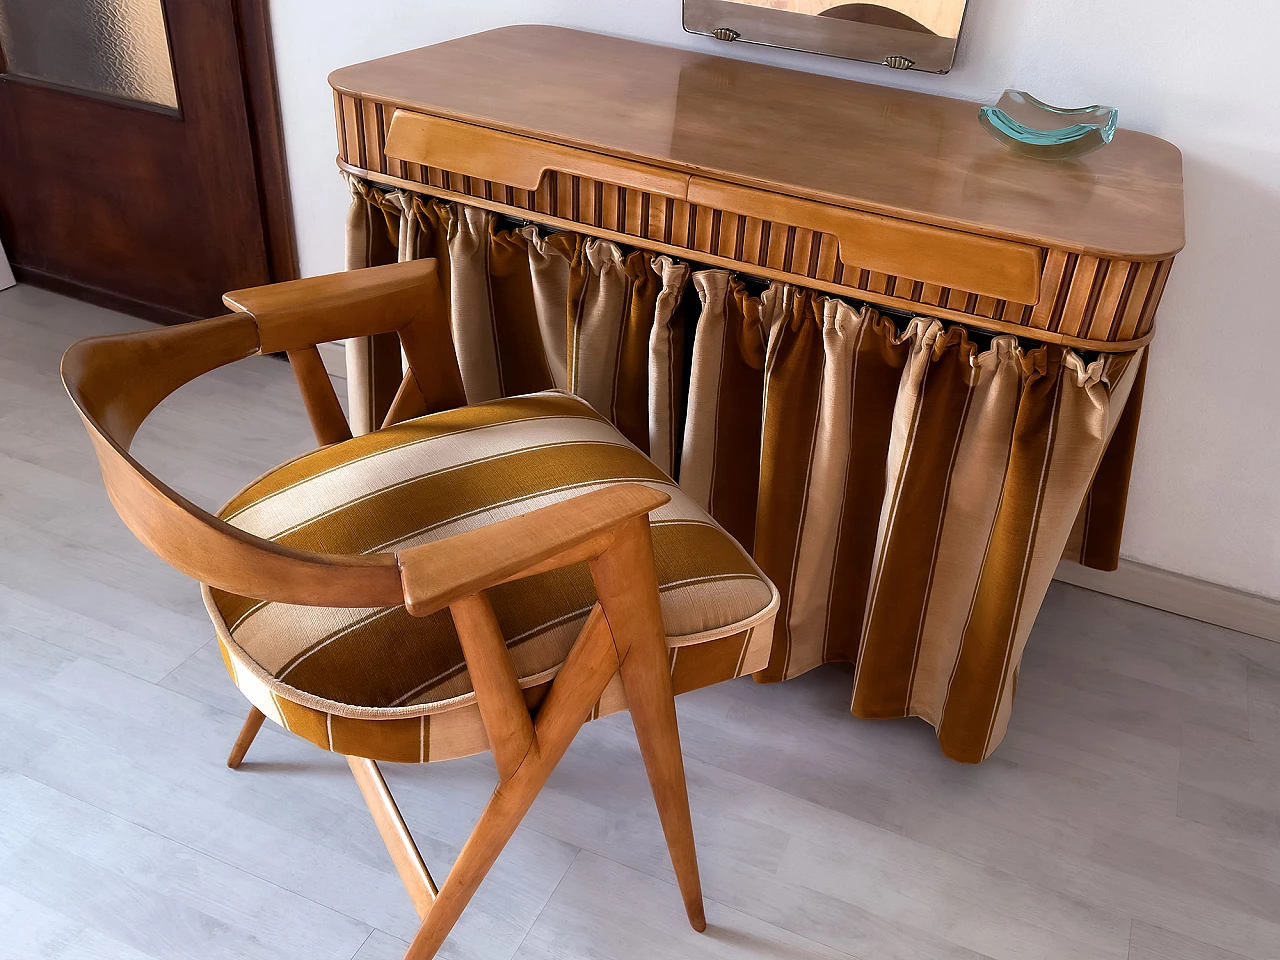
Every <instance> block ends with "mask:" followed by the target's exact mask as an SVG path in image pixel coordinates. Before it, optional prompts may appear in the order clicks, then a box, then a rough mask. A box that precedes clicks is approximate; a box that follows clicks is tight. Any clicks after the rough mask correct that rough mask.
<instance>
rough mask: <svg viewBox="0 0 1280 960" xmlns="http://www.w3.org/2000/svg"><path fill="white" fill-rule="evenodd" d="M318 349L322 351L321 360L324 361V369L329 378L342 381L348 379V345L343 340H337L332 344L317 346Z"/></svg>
mask: <svg viewBox="0 0 1280 960" xmlns="http://www.w3.org/2000/svg"><path fill="white" fill-rule="evenodd" d="M316 347H317V349H318V350H319V351H320V359H322V360H323V361H324V368H325V370H327V371H328V372H329V376H331V377H337V378H338V379H340V380H345V379H347V348H346V345H345V344H344V343H343V342H342V341H341V340H335V341H334V342H332V343H320V344H317V345H316Z"/></svg>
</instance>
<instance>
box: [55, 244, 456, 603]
mask: <svg viewBox="0 0 1280 960" xmlns="http://www.w3.org/2000/svg"><path fill="white" fill-rule="evenodd" d="M442 297H443V294H442V293H441V291H440V285H439V282H438V280H437V277H436V269H435V261H433V260H419V261H413V262H411V263H403V264H393V265H390V266H387V267H374V268H370V269H367V270H360V271H353V272H351V273H346V274H335V275H332V276H328V277H317V278H314V279H309V280H297V281H292V282H289V283H280V284H273V285H272V286H269V287H258V288H254V289H251V290H243V291H237V292H235V293H230V294H227V296H226V297H225V298H224V300H225V301H226V302H227V304H228V306H230V307H232V308H233V309H235V310H237V311H238V312H237V313H233V314H230V315H227V316H223V317H216V318H214V319H211V320H199V321H195V322H193V323H185V324H180V325H178V326H173V327H164V328H156V329H152V330H143V331H139V332H137V333H126V334H119V335H116V336H107V337H95V338H92V339H89V340H81V341H80V342H79V343H76V344H73V345H72V346H71V347H70V348H69V349H68V350H67V352H66V354H65V355H64V356H63V358H62V380H63V383H64V384H65V385H66V388H67V393H68V394H69V395H70V396H71V399H72V401H73V402H74V403H75V405H76V407H77V408H78V409H79V411H80V415H81V418H82V419H83V420H84V424H85V427H86V429H87V430H88V431H89V436H90V439H91V440H92V441H93V445H94V450H95V452H96V453H97V456H98V462H99V465H100V466H101V469H102V476H103V480H104V481H105V483H106V487H107V492H108V494H109V496H110V497H111V502H112V504H113V505H114V506H115V508H116V511H117V512H118V513H119V514H120V517H121V519H123V520H124V522H125V524H126V525H127V526H128V527H129V529H130V530H132V531H133V533H134V534H135V535H136V536H137V537H138V539H139V540H141V541H142V542H143V544H145V545H146V546H147V547H148V548H150V549H151V550H152V551H153V552H154V553H156V554H157V555H158V556H160V557H161V558H162V559H164V560H165V561H167V562H168V563H170V564H171V565H172V566H174V567H176V568H177V569H179V570H181V571H182V572H183V573H186V574H187V575H189V576H191V577H194V578H196V579H198V580H200V581H202V582H204V583H208V584H210V585H211V586H214V587H216V588H218V589H221V590H226V591H228V592H231V593H236V594H240V595H242V596H248V597H253V598H256V599H260V600H274V601H281V602H285V603H297V604H308V605H317V606H335V607H339V606H348V607H372V606H387V605H395V604H399V603H402V602H404V596H403V588H402V585H401V578H400V571H399V568H398V566H397V563H396V558H395V556H394V555H393V554H389V553H383V554H374V555H370V556H333V555H327V554H319V553H310V552H306V551H301V550H293V549H289V548H287V547H283V546H281V545H280V544H277V543H273V542H271V541H269V540H264V539H262V538H260V537H255V536H252V535H250V534H248V533H245V532H244V531H243V530H239V529H237V528H235V527H233V526H231V525H230V524H228V523H226V522H224V521H222V520H220V519H218V518H217V517H215V516H213V515H212V514H210V513H208V512H207V511H205V510H203V509H201V508H200V507H198V506H196V505H195V504H193V503H191V502H190V501H189V500H187V499H186V498H184V497H182V496H180V495H179V494H178V493H177V492H175V491H174V490H172V489H171V488H170V487H168V486H166V485H165V484H164V483H162V482H161V481H160V480H159V479H157V478H156V477H155V476H154V475H152V474H151V473H149V472H148V471H147V470H146V469H145V468H143V467H142V465H141V464H139V463H138V461H137V460H135V459H134V458H133V457H132V456H131V455H130V453H129V447H130V445H131V444H132V441H133V438H134V435H135V434H136V433H137V430H138V427H139V426H140V425H141V424H142V422H143V420H145V419H146V417H147V415H148V414H150V413H151V411H152V410H154V409H155V408H156V406H158V405H159V404H160V402H161V401H162V400H164V398H165V397H167V396H169V394H171V393H173V392H174V391H175V390H177V389H178V388H179V387H181V386H182V385H183V384H185V383H188V382H190V381H191V380H194V379H195V378H196V377H199V376H200V375H202V374H204V373H208V372H209V371H211V370H214V369H216V368H218V367H221V366H223V365H225V364H228V363H231V362H233V361H236V360H242V359H244V358H246V357H250V356H253V355H255V354H259V353H275V352H278V351H284V352H287V353H288V354H289V359H290V362H291V364H292V366H293V369H294V372H295V374H296V375H297V378H298V381H299V385H300V386H301V388H302V390H303V393H304V398H305V400H306V405H307V410H308V412H309V413H310V414H311V419H312V423H313V426H314V427H315V429H316V434H317V437H318V438H319V440H320V442H321V443H329V442H333V441H334V440H337V439H342V436H343V434H344V433H345V436H347V437H349V436H350V432H349V430H346V421H345V419H343V417H342V412H341V407H340V406H339V405H338V401H337V397H336V395H335V394H334V392H333V385H332V384H331V383H330V382H329V380H328V377H327V376H325V375H324V367H323V363H322V361H321V360H320V356H319V353H318V352H317V351H316V347H315V345H316V344H317V343H324V342H327V341H330V340H337V339H342V338H345V337H364V336H372V335H376V334H381V333H390V332H396V333H398V334H399V335H400V338H401V342H402V344H403V346H404V349H405V353H406V355H407V356H408V358H409V362H410V370H411V373H410V377H412V376H413V371H425V370H427V369H431V370H432V371H433V373H434V382H433V384H432V387H431V388H430V389H429V390H424V391H422V392H423V393H424V394H427V397H426V401H425V403H422V401H421V398H419V404H420V405H423V406H427V407H432V408H434V409H441V408H443V406H447V405H458V403H460V402H462V400H461V398H462V387H461V377H460V376H458V374H457V363H456V361H452V357H453V345H452V341H451V339H450V336H449V331H448V312H447V310H446V309H444V304H443V300H442ZM446 357H447V358H449V359H448V361H446V362H442V361H444V359H445V358H446ZM450 363H452V367H450V366H449V364H450ZM421 379H422V378H421V376H419V377H418V380H421ZM408 380H409V377H407V378H406V381H408ZM326 390H327V393H326V392H325V391H326ZM335 418H336V419H335Z"/></svg>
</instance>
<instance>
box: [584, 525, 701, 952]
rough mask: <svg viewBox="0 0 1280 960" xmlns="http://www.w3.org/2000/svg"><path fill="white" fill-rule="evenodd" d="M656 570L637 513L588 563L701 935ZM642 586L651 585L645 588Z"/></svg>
mask: <svg viewBox="0 0 1280 960" xmlns="http://www.w3.org/2000/svg"><path fill="white" fill-rule="evenodd" d="M653 569H654V568H653V541H652V540H651V539H650V534H649V524H648V518H647V517H642V518H640V519H639V520H637V521H634V522H633V523H631V524H628V525H627V529H626V531H625V532H620V533H619V534H618V537H617V539H616V540H615V542H614V544H613V546H612V547H611V548H610V549H609V550H608V551H607V552H606V553H605V554H604V555H602V556H601V557H600V558H599V559H598V560H596V561H594V562H593V563H592V566H591V574H592V577H593V578H594V579H595V583H596V590H597V592H598V593H599V595H600V602H601V604H602V605H603V606H604V610H605V614H606V616H607V617H608V619H609V629H610V630H611V631H612V633H613V636H614V640H615V642H616V643H617V644H618V648H619V651H620V653H622V654H623V655H622V656H621V658H620V664H619V667H618V672H619V673H620V674H621V675H622V685H623V688H624V689H625V690H626V694H627V708H628V710H629V711H630V713H631V720H632V723H634V725H635V729H636V740H637V741H638V742H639V744H640V753H641V756H643V757H644V767H645V772H646V773H648V775H649V786H650V788H651V789H652V790H653V799H654V802H655V803H656V804H657V807H658V816H659V818H660V819H661V820H662V832H663V834H664V835H665V836H666V839H667V850H668V852H669V853H670V854H671V865H672V867H673V868H674V869H675V874H676V882H677V883H679V885H680V895H681V897H682V898H683V899H684V907H685V912H686V913H687V914H688V917H689V923H690V924H691V925H692V926H693V929H695V930H697V931H698V932H699V933H701V932H702V931H704V930H705V929H706V928H707V919H706V915H705V912H704V910H703V905H702V881H701V879H700V877H699V875H698V855H697V851H696V849H695V847H694V842H693V821H692V819H691V818H690V815H689V793H688V788H687V785H686V783H685V775H684V757H683V755H682V754H681V751H680V731H679V728H678V727H677V724H676V704H675V697H674V695H673V690H672V687H671V666H670V663H669V661H668V652H667V635H666V629H665V628H664V627H663V623H662V604H661V600H660V599H659V597H658V590H657V580H656V578H655V575H654V572H653ZM646 584H651V585H652V586H650V587H649V588H648V589H645V588H644V586H643V585H646ZM623 651H625V652H623Z"/></svg>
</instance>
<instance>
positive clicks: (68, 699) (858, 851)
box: [0, 287, 1280, 960]
mask: <svg viewBox="0 0 1280 960" xmlns="http://www.w3.org/2000/svg"><path fill="white" fill-rule="evenodd" d="M137 325H139V324H138V323H137V321H133V320H131V319H129V318H126V317H122V316H120V315H117V314H113V313H110V312H107V311H103V310H99V309H96V308H93V307H88V306H85V305H83V304H80V303H77V302H75V301H72V300H67V299H63V298H61V297H57V296H54V295H52V294H49V293H45V292H43V291H39V290H36V289H33V288H29V287H19V288H16V289H13V290H10V291H7V292H4V293H0V958H4V960H9V958H15V960H16V958H22V960H30V958H36V957H41V958H65V960H81V958H89V960H142V958H156V960H185V958H192V960H195V958H199V960H214V958H237V960H268V958H270V960H292V958H297V960H351V958H358V960H391V958H399V957H400V956H401V952H402V951H403V949H404V946H405V944H404V942H403V941H404V939H405V938H407V937H409V936H411V935H412V933H413V931H414V930H415V929H416V927H417V923H416V920H415V918H414V915H413V910H412V909H411V906H410V903H409V899H408V897H407V896H406V895H405V893H404V891H403V889H402V888H401V887H400V885H399V881H398V880H397V878H396V875H395V873H394V871H393V869H392V866H391V864H390V862H389V860H388V858H387V856H386V853H385V851H384V850H383V848H382V846H381V843H380V842H379V840H378V836H377V834H376V833H375V831H374V828H373V825H372V823H371V821H370V818H369V816H368V814H367V813H366V811H365V809H364V808H363V806H362V804H361V800H360V797H359V794H358V793H357V790H356V787H355V784H354V782H353V781H352V779H351V776H350V774H349V773H348V770H347V765H346V763H345V762H344V761H343V760H342V758H340V757H336V756H333V755H330V754H326V753H323V752H322V751H320V750H318V749H316V748H315V747H313V746H311V745H310V744H307V743H303V742H301V741H299V740H295V739H293V738H292V737H290V736H289V735H288V734H286V733H284V732H282V731H280V730H278V729H272V728H271V725H270V724H268V728H267V729H264V731H263V733H262V735H261V736H260V737H259V738H258V742H257V743H256V744H255V745H254V747H253V750H252V752H251V753H250V754H249V759H248V761H246V763H245V765H244V767H243V768H242V769H241V770H239V771H237V772H233V771H230V770H228V769H227V768H226V767H225V766H224V765H223V761H224V758H225V756H226V753H227V750H228V749H229V747H230V745H231V742H232V740H233V739H234V737H235V735H236V732H237V730H238V729H239V726H240V723H241V720H242V719H243V716H244V711H245V703H244V701H243V700H242V699H241V697H240V695H239V694H238V692H237V691H236V690H235V688H234V687H233V686H232V685H231V682H230V681H229V680H228V679H227V677H226V675H225V673H224V671H223V668H222V664H221V662H220V660H219V657H218V654H217V652H216V650H215V648H214V645H213V643H212V641H211V639H210V638H211V636H212V630H211V628H210V626H209V623H208V621H207V619H206V616H205V613H204V610H203V608H202V606H201V604H200V599H199V595H198V592H197V590H196V587H195V586H194V584H192V583H190V582H188V581H186V580H185V579H183V578H182V577H181V576H180V575H178V574H177V573H175V572H173V571H171V570H169V569H168V568H167V567H165V566H164V565H163V564H162V563H161V562H160V561H158V560H156V559H154V558H153V557H152V556H151V555H150V554H148V553H147V552H146V551H145V550H144V549H143V548H142V547H141V546H139V545H138V544H137V543H136V542H135V541H134V540H133V539H132V537H131V536H130V535H129V534H128V533H127V531H126V530H125V529H124V528H123V526H122V525H121V523H120V522H119V521H118V520H117V519H116V517H115V515H114V513H113V512H112V511H111V508H110V506H109V504H108V503H107V499H106V496H105V494H104V492H103V490H102V487H101V483H100V481H99V477H98V474H97V470H96V467H95V464H94V462H93V458H92V456H91V453H90V449H89V442H88V440H87V438H86V436H85V434H84V432H83V430H82V429H81V427H80V425H79V423H78V421H77V420H76V417H75V415H74V413H73V412H72V408H71V405H70V403H69V402H68V401H67V399H66V398H65V396H64V395H63V392H62V388H61V386H60V384H59V382H58V378H57V363H58V358H59V355H60V354H61V352H62V350H63V349H64V348H65V347H66V345H67V344H69V343H71V342H72V341H73V340H75V339H77V338H79V337H82V336H87V335H90V334H98V333H107V332H111V331H116V330H123V329H128V328H132V327H134V326H137ZM140 375H143V376H145V371H140ZM309 446H310V434H309V431H308V429H307V426H306V421H305V416H304V414H303V411H302V407H301V404H300V402H299V400H298V397H297V394H296V392H295V389H294V386H293V383H292V379H291V377H290V375H289V371H288V368H287V367H286V366H285V365H284V364H283V363H279V362H277V361H273V360H265V359H255V360H250V361H246V362H245V363H242V364H240V365H238V366H237V367H234V368H230V369H227V370H224V371H222V372H220V373H217V374H214V375H212V376H210V377H206V378H203V379H202V380H200V381H198V382H197V383H195V384H193V385H191V386H190V387H188V388H186V389H184V390H183V391H181V392H180V393H179V394H178V395H177V396H176V397H174V398H173V399H172V400H171V401H169V402H167V403H166V404H165V406H164V407H163V408H162V409H161V411H159V413H158V414H157V415H156V418H155V420H154V423H149V424H148V426H147V427H144V430H143V433H142V435H141V437H140V438H139V441H138V444H137V446H136V448H135V449H136V450H137V451H138V452H139V454H140V456H141V459H142V460H143V462H144V463H147V464H149V465H150V466H152V467H153V468H154V469H155V471H156V472H157V473H158V474H159V475H160V476H161V477H163V478H165V479H167V480H169V481H170V482H172V483H174V484H175V486H177V487H178V488H179V489H180V490H182V491H183V492H185V493H187V494H188V495H190V496H192V497H194V498H196V499H197V500H199V501H200V502H203V503H205V504H216V503H220V502H222V500H223V499H225V498H226V497H227V496H228V495H229V494H230V493H231V492H232V491H234V490H235V489H236V488H237V487H238V486H240V485H241V484H242V483H244V482H246V481H247V480H249V479H251V478H252V477H254V476H255V475H257V474H258V473H260V472H261V471H262V470H263V469H265V468H267V467H269V466H270V465H272V464H274V463H277V462H279V461H281V460H284V459H285V458H287V457H289V456H292V455H293V454H295V453H297V452H300V451H302V450H304V449H306V448H308V447H309ZM1170 522H1171V523H1176V522H1177V518H1176V517H1171V518H1170ZM849 688H850V677H849V673H848V671H847V670H845V669H841V668H829V669H823V670H817V671H814V672H813V673H810V674H808V675H807V676H805V677H803V678H801V679H798V680H794V681H791V682H790V683H787V684H784V685H781V686H757V685H755V684H754V683H752V682H750V681H749V680H747V681H739V682H735V683H729V684H723V685H721V686H719V687H716V688H713V689H709V690H704V691H700V692H698V693H694V694H690V695H688V696H685V697H682V698H681V699H680V701H679V707H680V722H681V731H682V734H683V738H684V749H685V755H686V757H687V762H688V772H689V788H690V793H691V795H692V801H693V816H694V826H695V828H696V830H697V834H698V841H699V852H700V856H701V863H702V871H703V881H704V886H705V889H706V893H707V897H708V902H707V914H708V920H709V922H710V927H709V929H708V931H707V933H706V934H705V935H704V936H698V935H697V934H694V933H693V932H692V931H691V930H690V929H689V927H688V925H687V924H686V922H685V920H684V916H683V911H682V909H681V904H680V898H679V896H678V895H677V892H676V888H675V885H674V878H673V876H672V873H671V870H670V867H669V865H668V863H667V861H666V854H665V852H664V847H663V842H662V837H661V833H660V830H659V826H658V820H657V816H656V814H655V812H654V809H653V806H652V803H651V801H650V799H649V795H648V789H647V786H646V783H645V778H644V774H643V771H642V769H641V765H640V758H639V754H638V752H637V750H636V748H635V744H634V741H633V740H632V737H631V733H630V730H629V728H628V721H627V719H626V717H625V716H624V717H615V718H611V719H609V720H605V721H601V722H598V723H592V724H589V725H588V726H587V727H586V728H585V729H584V731H583V732H582V734H581V735H580V736H579V738H578V740H577V742H576V743H575V745H574V746H573V748H572V749H571V750H570V752H569V755H568V756H567V757H566V759H565V761H564V763H563V764H562V766H561V768H560V769H559V770H558V771H557V772H556V774H555V775H554V776H553V777H552V780H551V783H550V785H549V787H548V789H547V790H546V791H545V792H544V794H543V795H542V797H541V799H539V801H538V802H537V804H536V805H535V806H534V808H533V811H532V813H531V814H530V816H529V818H528V820H527V821H526V824H525V825H524V826H523V827H522V828H521V829H520V831H519V832H518V833H517V835H516V837H515V839H514V840H513V842H512V844H511V846H510V847H509V848H508V850H507V852H506V853H504V855H503V857H502V859H501V860H500V861H499V863H498V866H497V868H496V869H495V871H494V873H493V874H492V875H491V877H490V878H489V879H488V880H487V881H486V883H485V884H484V886H482V888H481V890H480V893H479V895H478V896H477V897H476V900H475V901H474V903H473V904H472V906H471V908H470V909H469V910H468V911H467V912H466V913H465V914H464V916H463V919H462V921H461V923H460V924H459V925H458V927H457V929H456V931H455V933H454V935H453V936H452V938H451V939H450V941H449V942H448V944H447V945H446V947H445V949H444V951H443V952H442V954H441V956H442V957H449V958H476V960H479V958H501V960H507V958H520V960H535V958H537V960H564V958H571V957H573V958H576V957H591V958H601V960H633V958H634V960H641V958H643V960H651V958H676V957H689V958H693V957H697V958H713V960H731V958H734V960H736V958H784V960H801V958H849V957H854V958H859V960H890V958H892V960H982V958H984V957H985V958H993V960H1079V958H1100V960H1112V958H1114V960H1121V958H1128V960H1236V958H1241V957H1243V958H1250V960H1275V958H1280V644H1270V643H1268V642H1266V641H1263V640H1256V639H1251V638H1249V637H1245V636H1242V635H1238V634H1233V633H1230V632H1228V631H1225V630H1221V629H1217V628H1214V627H1209V626H1205V625H1203V624H1199V623H1195V622H1193V621H1189V620H1182V619H1179V618H1177V617H1173V616H1170V615H1166V614H1162V613H1158V612H1155V611H1152V610H1149V609H1146V608H1143V607H1138V606H1134V605H1131V604H1127V603H1124V602H1122V601H1118V600H1113V599H1109V598H1106V597H1102V596H1100V595H1097V594H1093V593H1089V592H1086V591H1083V590H1079V589H1076V588H1073V587H1067V586H1063V585H1060V584H1055V585H1054V587H1053V588H1052V590H1051V591H1050V594H1049V598H1048V601H1047V603H1046V604H1045V607H1044V610H1043V612H1042V613H1041V616H1040V620H1039V622H1038V624H1037V626H1036V630H1035V633H1034V635H1033V636H1032V638H1031V643H1030V650H1029V653H1028V656H1027V658H1026V662H1025V664H1024V667H1023V670H1022V677H1021V684H1020V689H1019V696H1018V700H1017V703H1016V705H1015V708H1014V714H1013V724H1012V728H1011V729H1010V732H1009V735H1008V737H1007V739H1006V740H1005V742H1004V744H1003V745H1002V746H1001V747H1000V749H999V750H998V751H997V753H996V754H995V755H994V756H993V757H992V758H991V759H990V760H989V761H987V762H986V763H984V764H982V765H981V766H978V767H964V766H960V765H957V764H955V763H952V762H950V761H948V760H946V759H944V758H943V757H942V755H941V754H940V753H939V752H938V750H937V748H936V745H935V743H934V739H933V735H932V732H931V731H930V729H929V728H928V727H927V726H925V724H923V723H921V722H918V721H893V722H876V723H872V722H860V721H856V720H854V719H853V718H852V717H850V715H849V713H848V701H849ZM492 777H493V768H492V764H491V762H490V760H489V759H488V758H487V757H483V758H472V759H468V760H458V761H451V762H448V763H442V764H432V765H431V766H430V767H403V768H400V767H394V766H392V765H388V778H389V780H390V781H391V783H392V786H393V788H394V789H396V790H397V791H398V795H399V797H400V798H401V801H402V806H403V809H404V813H405V816H406V818H407V819H408V821H409V823H410V825H411V826H412V827H413V828H414V830H415V832H416V834H417V837H418V840H419V843H420V844H421V846H422V850H423V854H424V855H425V857H426V859H427V862H428V864H430V865H431V866H432V867H433V868H434V869H435V870H436V871H437V876H441V875H443V874H444V872H445V869H446V867H447V865H448V864H449V863H450V862H451V861H452V858H453V856H454V855H455V854H456V853H457V851H458V849H459V848H460V845H461V843H462V841H463V839H464V838H465V836H466V834H467V832H468V831H469V830H470V826H471V823H472V820H473V818H474V817H475V816H476V814H477V813H478V811H479V810H480V807H481V805H482V803H483V801H484V799H485V798H486V796H487V794H488V792H489V790H490V789H491V785H492Z"/></svg>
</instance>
